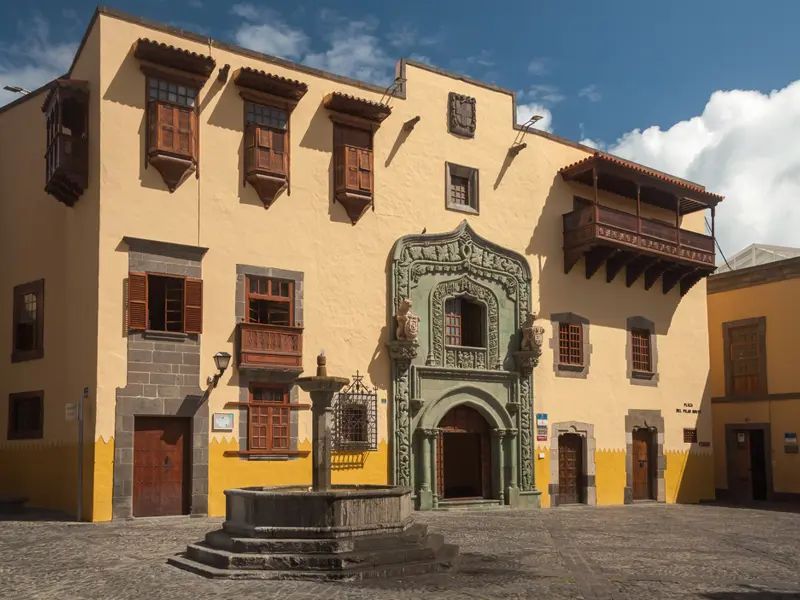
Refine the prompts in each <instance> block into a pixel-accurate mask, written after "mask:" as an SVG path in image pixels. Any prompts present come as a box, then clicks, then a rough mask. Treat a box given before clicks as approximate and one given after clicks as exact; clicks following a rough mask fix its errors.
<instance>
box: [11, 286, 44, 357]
mask: <svg viewBox="0 0 800 600" xmlns="http://www.w3.org/2000/svg"><path fill="white" fill-rule="evenodd" d="M13 311H14V313H13V316H14V329H13V338H14V339H13V351H12V354H11V362H20V361H24V360H31V359H35V358H42V356H44V346H43V344H44V280H43V279H40V280H39V281H34V282H32V283H25V284H23V285H18V286H16V287H15V288H14V306H13Z"/></svg>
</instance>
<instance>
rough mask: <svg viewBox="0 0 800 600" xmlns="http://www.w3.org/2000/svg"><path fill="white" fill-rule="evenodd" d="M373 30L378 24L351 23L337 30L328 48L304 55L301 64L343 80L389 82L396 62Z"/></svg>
mask: <svg viewBox="0 0 800 600" xmlns="http://www.w3.org/2000/svg"><path fill="white" fill-rule="evenodd" d="M376 27H377V23H375V22H372V21H371V22H366V21H351V22H349V23H348V24H347V25H346V26H345V27H341V28H339V27H337V28H336V29H335V30H334V33H333V34H332V35H331V38H330V43H331V47H330V49H328V50H327V51H325V52H317V53H310V54H307V55H306V57H305V58H304V59H303V62H304V63H306V64H307V65H309V66H311V67H316V68H318V69H323V70H325V71H332V72H333V73H337V74H339V75H344V76H346V77H354V78H356V79H361V80H363V81H369V82H371V83H378V84H384V83H389V82H390V81H391V80H392V75H393V72H394V64H395V60H394V59H393V58H392V57H390V56H389V55H388V54H386V51H385V50H384V49H383V48H382V46H381V42H380V40H378V38H377V37H376V36H375V35H374V31H375V29H376Z"/></svg>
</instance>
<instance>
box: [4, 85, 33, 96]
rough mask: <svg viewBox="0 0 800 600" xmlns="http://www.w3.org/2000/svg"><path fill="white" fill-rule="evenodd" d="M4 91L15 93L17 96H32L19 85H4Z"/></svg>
mask: <svg viewBox="0 0 800 600" xmlns="http://www.w3.org/2000/svg"><path fill="white" fill-rule="evenodd" d="M3 89H4V90H5V91H7V92H13V93H15V94H22V95H23V96H25V95H26V94H30V92H29V91H28V90H26V89H25V88H23V87H19V86H18V85H4V86H3Z"/></svg>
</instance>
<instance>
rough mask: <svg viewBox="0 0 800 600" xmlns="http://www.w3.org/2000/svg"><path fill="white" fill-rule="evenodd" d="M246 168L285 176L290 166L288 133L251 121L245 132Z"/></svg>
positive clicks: (249, 170)
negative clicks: (288, 165)
mask: <svg viewBox="0 0 800 600" xmlns="http://www.w3.org/2000/svg"><path fill="white" fill-rule="evenodd" d="M245 149H246V150H245V152H246V165H245V166H246V170H247V171H248V172H251V171H264V172H267V173H270V174H273V175H279V176H283V177H285V176H286V174H287V172H288V168H287V161H288V157H287V156H286V133H283V132H279V131H272V130H271V129H267V128H265V127H261V126H259V125H257V124H255V123H249V124H248V125H247V130H246V132H245Z"/></svg>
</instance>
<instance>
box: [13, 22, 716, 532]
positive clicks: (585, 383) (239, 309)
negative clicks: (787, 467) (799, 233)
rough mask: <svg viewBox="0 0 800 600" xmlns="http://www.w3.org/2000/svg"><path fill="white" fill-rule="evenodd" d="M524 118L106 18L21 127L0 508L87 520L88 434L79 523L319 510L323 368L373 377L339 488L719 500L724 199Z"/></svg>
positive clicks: (418, 69) (433, 77)
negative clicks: (315, 431) (716, 290)
mask: <svg viewBox="0 0 800 600" xmlns="http://www.w3.org/2000/svg"><path fill="white" fill-rule="evenodd" d="M515 112H516V104H515V96H514V93H513V92H511V91H509V90H504V89H501V88H498V87H496V86H494V85H490V84H485V83H482V82H479V81H474V80H470V79H468V78H465V77H462V76H459V75H454V74H451V73H447V72H445V71H442V70H439V69H436V68H432V67H430V66H426V65H423V64H420V63H416V62H413V61H405V60H403V61H400V63H399V64H398V68H397V79H396V80H395V81H394V83H393V84H392V85H391V86H389V88H388V89H385V88H383V87H379V86H375V85H372V84H368V83H364V82H359V81H354V80H351V79H347V78H343V77H339V76H336V75H332V74H329V73H325V72H322V71H319V70H316V69H312V68H309V67H305V66H302V65H298V64H294V63H291V62H288V61H285V60H282V59H278V58H274V57H270V56H265V55H261V54H258V53H255V52H252V51H249V50H245V49H242V48H238V47H234V46H231V45H229V44H226V43H222V42H218V41H216V40H211V39H208V38H205V37H203V36H199V35H194V34H189V33H186V32H183V31H180V30H175V29H173V28H170V27H167V26H164V25H160V24H156V23H148V22H146V21H143V20H142V19H139V18H137V17H132V16H129V15H125V14H122V13H118V12H116V11H112V10H109V9H98V11H97V12H96V13H95V16H94V18H93V19H92V21H91V23H90V25H89V27H88V29H87V32H86V34H85V36H84V39H83V41H82V44H81V45H80V47H79V49H78V51H77V54H76V57H75V60H74V62H73V65H72V67H71V68H70V70H69V72H68V73H67V74H66V75H65V77H64V78H63V79H60V80H57V81H54V82H51V83H50V84H48V85H46V86H44V87H43V88H42V89H40V90H36V91H35V92H33V93H31V94H29V95H26V96H25V97H23V98H20V99H18V100H17V101H15V102H13V103H11V104H10V105H8V106H6V107H4V108H3V109H0V131H2V133H3V135H2V139H0V196H2V202H0V211H2V212H0V227H2V228H3V229H2V235H0V240H2V244H3V249H4V255H5V256H8V257H13V259H12V260H9V261H8V262H7V263H6V269H5V270H4V277H3V280H2V281H3V285H4V286H5V291H4V292H3V293H2V294H0V314H6V315H7V316H8V318H5V319H2V320H0V338H2V339H4V340H5V342H3V343H5V344H6V347H11V348H12V349H13V352H12V354H11V356H10V359H9V360H7V361H5V362H2V361H0V362H2V371H1V372H0V382H1V383H0V385H2V389H0V398H3V400H4V401H7V402H8V410H0V431H2V432H6V436H5V438H4V439H3V440H2V441H0V496H3V497H9V496H10V497H26V498H28V500H29V503H30V504H31V505H36V506H42V507H49V508H54V509H59V510H64V511H67V512H70V513H73V514H74V513H75V512H76V510H77V503H78V487H79V484H78V439H79V436H78V424H79V423H82V427H83V440H84V444H83V448H84V450H83V465H82V466H83V468H82V473H83V478H82V487H81V492H82V494H81V496H82V511H81V516H82V518H84V519H90V520H94V521H104V520H109V519H112V518H125V517H130V516H144V515H161V514H188V513H192V514H209V515H214V516H219V515H222V514H224V511H225V501H224V495H223V490H225V489H227V488H232V487H240V486H255V485H281V484H303V483H307V482H310V458H309V456H308V451H309V441H308V440H309V431H310V415H309V414H308V411H307V410H306V405H307V402H308V399H307V398H306V397H305V396H304V394H303V393H302V392H301V391H299V390H298V389H297V388H296V386H294V385H292V382H293V380H294V378H296V377H297V375H298V374H299V373H300V372H301V371H303V370H305V371H306V372H311V371H313V369H314V365H315V356H316V355H317V354H318V352H319V350H320V349H324V351H325V354H326V356H327V361H328V371H329V373H331V374H334V375H339V376H347V377H353V376H354V375H356V374H357V373H358V377H357V378H354V386H353V387H352V388H349V389H348V391H347V393H345V394H343V395H341V396H339V398H338V400H337V406H336V414H335V421H336V424H337V425H336V432H335V434H336V435H335V439H336V443H337V446H336V448H337V451H336V452H335V456H334V465H333V469H334V473H333V477H334V483H349V484H362V483H363V484H366V483H386V482H392V483H396V484H399V485H406V486H410V487H412V488H413V489H414V493H415V499H416V502H417V506H418V508H420V509H429V508H436V507H438V508H444V507H447V506H451V505H453V504H454V503H456V504H457V503H463V502H482V503H495V504H507V505H510V506H518V507H525V506H547V505H550V504H557V503H569V502H585V503H588V504H594V503H598V504H622V503H629V502H633V501H635V500H647V499H650V500H654V501H662V502H692V501H698V500H700V499H703V498H713V496H714V482H713V481H714V478H713V474H714V467H713V464H714V463H713V457H712V448H711V447H710V446H709V441H710V438H711V420H710V417H711V414H710V410H709V407H708V402H709V400H710V397H711V393H710V389H709V381H708V374H709V362H708V352H707V347H708V335H707V332H708V323H707V310H706V289H705V288H706V281H705V277H706V276H707V275H708V274H709V273H710V272H712V271H713V268H714V267H713V265H714V247H713V239H712V238H711V237H708V236H705V235H703V234H702V232H703V230H704V222H703V216H702V214H703V210H705V209H708V208H712V210H713V207H714V206H716V204H717V203H718V202H719V201H720V200H721V198H720V197H719V196H715V195H714V194H711V193H709V192H707V191H705V190H704V189H703V188H702V187H700V186H697V185H695V184H692V183H690V182H687V181H684V180H680V179H677V178H674V177H671V176H668V175H666V174H663V173H659V172H656V171H653V170H651V169H647V168H645V167H642V166H640V165H636V164H633V163H630V162H627V161H623V160H620V159H616V158H614V157H611V156H608V155H605V154H602V153H596V152H595V151H594V150H592V149H590V148H586V147H583V146H580V145H578V144H575V143H573V142H569V141H567V140H564V139H561V138H558V137H556V136H554V135H551V134H548V133H544V132H540V131H537V130H536V129H535V125H531V124H528V125H527V126H523V125H521V124H517V123H516V122H515V117H514V115H515ZM43 157H44V158H43ZM43 174H44V175H45V176H44V177H42V175H43ZM43 181H44V182H45V183H46V189H42V182H43ZM532 313H535V315H532ZM12 316H13V318H12ZM218 353H228V354H230V355H232V357H233V358H232V360H231V364H230V366H229V367H228V368H227V369H225V370H224V371H223V372H222V373H221V374H220V372H219V371H218V369H217V366H216V363H215V355H216V354H218ZM215 375H219V377H216V379H215V378H214V376H215ZM207 378H211V379H210V382H209V381H208V380H207ZM356 383H357V385H356ZM84 389H85V390H86V392H85V394H84ZM79 401H80V404H81V405H82V407H83V409H82V415H83V418H82V419H77V418H76V415H75V412H76V411H75V407H74V406H73V405H74V404H76V403H79Z"/></svg>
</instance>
